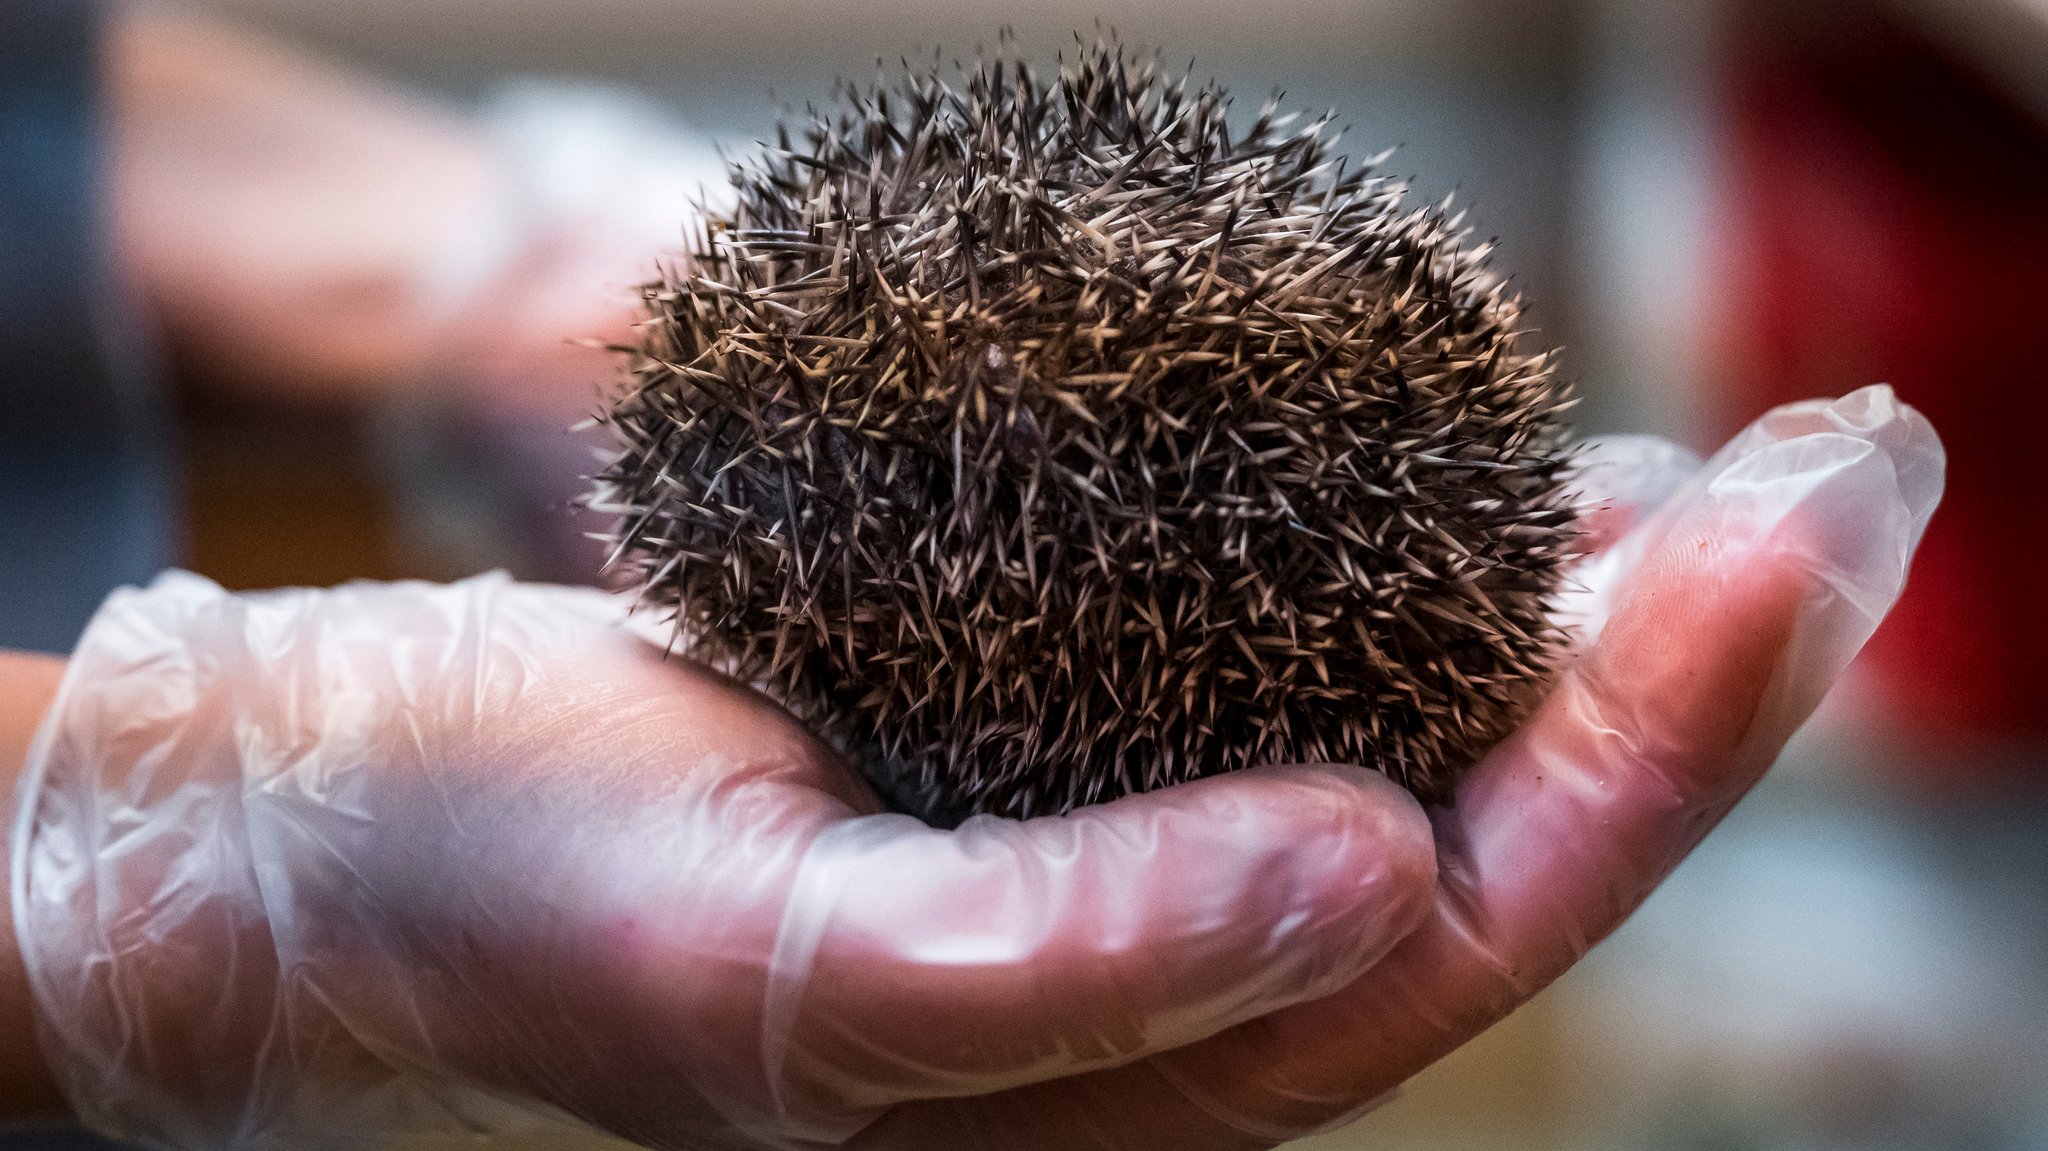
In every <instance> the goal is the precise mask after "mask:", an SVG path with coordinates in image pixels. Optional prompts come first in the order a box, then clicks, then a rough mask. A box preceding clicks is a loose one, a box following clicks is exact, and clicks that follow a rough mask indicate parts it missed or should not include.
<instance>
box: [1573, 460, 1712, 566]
mask: <svg viewBox="0 0 2048 1151" xmlns="http://www.w3.org/2000/svg"><path fill="white" fill-rule="evenodd" d="M1699 470H1700V458H1699V457H1698V456H1696V455H1694V454H1693V453H1692V452H1690V451H1687V450H1686V449H1684V448H1682V447H1679V446H1678V445H1677V444H1674V443H1672V442H1671V441H1670V440H1666V439H1661V438H1659V437H1657V436H1603V437H1600V438H1599V439H1594V440H1588V441H1587V442H1586V443H1585V444H1584V445H1583V446H1582V447H1581V448H1580V449H1579V452H1578V456H1577V458H1576V459H1575V461H1574V463H1573V467H1572V479H1571V484H1572V488H1573V489H1574V490H1575V491H1576V492H1577V493H1578V500H1577V503H1578V506H1579V530H1580V531H1581V533H1583V535H1584V540H1585V547H1586V550H1587V551H1588V552H1592V553H1595V554H1597V553H1599V552H1602V551H1605V550H1606V549H1607V548H1609V547H1611V546H1612V545H1614V544H1615V543H1617V542H1619V541H1620V540H1621V539H1622V538H1623V537H1625V536H1627V535H1628V533H1629V532H1630V531H1631V530H1632V529H1634V528H1635V527H1636V526H1637V525H1638V524H1640V523H1642V522H1643V521H1644V520H1645V519H1647V518H1649V517H1650V515H1651V514H1653V513H1654V512H1656V511H1657V509H1659V508H1661V507H1663V506H1664V504H1665V503H1666V501H1668V500H1670V499H1671V497H1672V496H1674V495H1676V494H1677V493H1678V491H1679V489H1680V488H1682V487H1684V486H1685V482H1686V481H1687V480H1689V479H1691V478H1692V477H1693V476H1694V475H1695V474H1697V473H1698V472H1699Z"/></svg>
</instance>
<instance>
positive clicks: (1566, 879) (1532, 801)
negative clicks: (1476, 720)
mask: <svg viewBox="0 0 2048 1151" xmlns="http://www.w3.org/2000/svg"><path fill="white" fill-rule="evenodd" d="M1943 463H1944V460H1943V453H1942V449H1941V444H1940V442H1939V441H1938V440H1937V439H1936V438H1935V435H1934V432H1933V429H1932V428H1930V427H1929V426H1928V424H1927V421H1926V420H1924V419H1923V418H1921V417H1920V415H1919V414H1918V413H1916V412H1914V411H1913V410H1912V409H1910V408H1908V407H1906V406H1905V405H1903V404H1901V403H1899V402H1898V401H1897V399H1896V398H1895V397H1894V396H1893V395H1892V393H1891V391H1890V389H1888V388H1882V387H1873V388H1865V389H1863V390H1861V391H1858V392H1855V393H1853V394H1851V395H1849V396H1845V397H1843V398H1842V399H1840V400H1836V401H1832V402H1829V401H1810V402H1806V403H1801V404H1793V405H1789V406H1787V407H1783V408H1780V409H1778V410H1776V411H1774V412H1772V413H1770V414H1769V415H1767V416H1765V417H1764V418H1763V419H1762V420H1760V421H1758V422H1757V423H1756V424H1755V425H1753V426H1751V427H1750V428H1749V429H1748V430H1746V431H1744V432H1743V433H1742V434H1741V435H1739V436H1737V437H1736V438H1735V439H1734V441H1732V442H1731V443H1730V444H1729V445H1728V446H1727V447H1726V448H1724V449H1723V450H1722V451H1721V452H1719V453H1718V454H1716V455H1715V456H1714V457H1713V458H1712V459H1711V460H1709V461H1708V462H1707V463H1706V464H1705V465H1704V466H1703V467H1700V468H1698V469H1697V470H1696V471H1693V472H1692V474H1690V475H1689V476H1687V477H1685V478H1683V479H1681V478H1680V476H1681V474H1682V473H1683V472H1684V471H1686V470H1687V469H1686V464H1687V457H1686V456H1685V455H1684V454H1683V453H1682V452H1678V451H1676V450H1674V449H1669V448H1665V447H1660V446H1658V445H1656V444H1655V443H1654V442H1646V441H1643V440H1640V439H1632V440H1630V441H1628V442H1626V443H1622V444H1616V445H1610V446H1609V448H1608V449H1607V450H1605V451H1597V450H1596V451H1595V453H1594V455H1593V466H1592V467H1591V468H1589V474H1588V476H1587V482H1588V486H1589V487H1591V488H1593V489H1595V492H1596V494H1599V493H1605V494H1607V495H1610V496H1612V497H1613V498H1614V501H1615V503H1616V505H1617V506H1615V507H1613V508H1611V509H1609V510H1608V511H1607V512H1604V513H1603V514H1601V515H1599V516H1597V517H1595V519H1594V520H1593V524H1592V526H1593V530H1594V533H1595V542H1596V544H1598V545H1600V546H1601V547H1602V548H1603V549H1604V550H1603V551H1602V553H1601V554H1600V555H1597V556H1595V557H1594V558H1593V560H1592V561H1591V562H1590V563H1589V565H1588V575H1589V580H1588V582H1589V583H1591V584H1593V585H1594V586H1593V587H1592V588H1591V589H1590V590H1589V591H1588V593H1587V595H1586V596H1585V601H1586V602H1584V603H1581V604H1579V605H1577V606H1578V608H1579V609H1580V610H1592V611H1593V612H1594V615H1593V617H1592V618H1591V619H1590V620H1589V626H1588V629H1587V630H1588V631H1589V632H1593V633H1597V639H1595V640H1593V641H1591V643H1590V647H1589V648H1588V649H1587V650H1586V651H1585V652H1584V653H1583V654H1582V655H1581V656H1580V658H1579V659H1578V661H1577V662H1576V663H1575V664H1574V665H1573V666H1572V667H1571V668H1570V669H1569V670H1568V671H1567V673H1566V674H1565V675H1564V677H1563V679H1562V680H1561V681H1560V682H1559V684H1558V685H1557V687H1556V688H1555V689H1554V690H1553V692H1552V693H1551V695H1550V696H1549V697H1548V698H1547V699H1546V700H1545V701H1544V702H1543V704H1542V705H1541V707H1540V708H1539V709H1538V711H1537V712H1536V714H1535V715H1534V716H1533V717H1531V719H1530V720H1529V722H1528V723H1526V724H1525V725H1524V726H1523V727H1522V729H1521V730H1520V731H1519V732H1517V733H1516V734H1515V735H1513V736H1511V737H1509V739H1508V740H1507V741H1506V742H1504V743H1503V744H1501V745H1500V746H1499V747H1497V748H1495V749H1494V751H1493V752H1491V753H1490V754H1489V755H1487V757H1486V758H1485V760H1483V761H1482V762H1481V763H1479V764H1478V765H1476V766H1475V767H1474V768H1473V770H1472V774H1471V775H1470V776H1468V777H1467V779H1466V781H1465V783H1464V784H1463V785H1462V786H1461V788H1460V790H1459V792H1458V801H1457V806H1456V807H1454V808H1449V809H1439V810H1435V811H1432V813H1431V816H1432V820H1433V822H1434V824H1435V827H1436V839H1437V855H1438V865H1439V868H1440V872H1439V876H1438V884H1437V891H1436V899H1435V907H1434V908H1433V909H1432V911H1431V913H1430V916H1429V918H1428V919H1427V920H1426V921H1425V922H1424V923H1423V924H1422V926H1421V927H1419V928H1418V929H1417V930H1416V931H1415V932H1414V934H1412V935H1410V936H1408V937H1407V938H1406V939H1404V940H1403V941H1402V942H1401V943H1400V945H1399V946H1397V947H1396V948H1395V949H1394V951H1393V953H1392V954H1390V955H1388V956H1387V958H1386V959H1384V960H1383V961H1381V962H1380V963H1379V964H1378V965H1377V966H1376V967H1375V968H1374V969H1373V970H1372V971H1371V972H1369V973H1368V974H1367V975H1366V976H1365V977H1364V978H1362V979H1360V980H1358V981H1357V982H1356V983H1354V984H1352V985H1351V986H1349V987H1347V988H1345V989H1344V990H1343V991H1340V992H1338V993H1337V994H1335V995H1332V996H1329V997H1326V998H1324V999H1321V1000H1318V1001H1316V1002H1313V1003H1308V1004H1303V1005H1300V1006H1296V1007H1291V1008H1288V1009H1285V1010H1282V1011H1278V1012H1275V1013H1273V1014H1271V1015H1268V1016H1265V1017H1263V1018H1260V1019H1257V1020H1253V1021H1252V1022H1250V1023H1246V1024H1241V1025H1239V1026H1237V1027H1235V1028H1232V1029H1230V1030H1228V1031H1226V1032H1224V1033H1222V1034H1220V1035H1217V1036H1215V1037H1213V1038H1211V1039H1208V1040H1206V1041H1203V1042H1201V1043H1196V1044H1192V1045H1190V1046H1188V1047H1185V1048H1182V1049H1180V1050H1176V1051H1172V1052H1168V1053H1167V1054H1165V1055H1160V1056H1154V1057H1152V1058H1149V1059H1145V1060H1141V1061H1139V1062H1136V1063H1134V1064H1131V1065H1129V1066H1126V1067H1122V1068H1117V1069H1113V1070H1110V1071H1104V1072H1097V1073H1093V1074H1089V1075H1082V1076H1077V1077H1074V1078H1071V1079H1068V1080H1065V1081H1061V1082H1057V1083H1048V1084H1040V1085H1037V1086H1033V1087H1028V1088H1024V1089H1020V1090H1016V1091H1011V1092H1006V1093H1003V1094H1001V1095H996V1096H991V1097H985V1098H979V1099H970V1100H941V1101H932V1102H925V1103H918V1104H912V1105H908V1106H905V1107H901V1108H898V1109H897V1110H896V1111H894V1112H892V1113H891V1114H890V1115H889V1116H887V1117H886V1118H885V1119H883V1120H882V1121H881V1122H879V1123H877V1124H875V1125H874V1126H872V1127H870V1128H869V1129H868V1130H866V1131H864V1132H862V1138H861V1140H860V1142H859V1145H860V1146H862V1147H889V1148H922V1147H948V1148H977V1149H982V1148H1016V1149H1018V1151H1025V1149H1039V1148H1053V1147H1057V1148H1080V1147H1088V1148H1122V1149H1136V1148H1161V1149H1167V1148H1172V1149H1192V1148H1250V1147H1269V1146H1272V1145H1274V1144H1276V1143H1279V1142H1282V1141H1284V1140H1287V1139H1290V1138H1294V1137H1297V1136H1300V1135H1304V1134H1308V1133H1310V1132H1314V1131H1317V1130H1323V1129H1327V1128H1330V1127H1333V1126H1337V1125H1339V1124H1342V1123H1344V1122H1347V1121H1349V1120H1350V1119H1352V1118H1354V1117H1356V1116H1357V1115H1358V1114H1360V1113H1361V1112H1363V1111H1365V1110H1367V1109H1369V1108H1370V1107H1371V1105H1372V1104H1373V1103H1374V1102H1375V1101H1376V1100H1378V1099H1380V1098H1382V1097H1383V1096H1385V1095H1386V1094H1387V1093H1388V1092H1389V1091H1391V1090H1392V1089H1394V1088H1395V1087H1397V1086H1399V1085H1400V1084H1401V1083H1402V1082H1403V1081H1404V1080H1406V1079H1407V1078H1409V1077H1410V1076H1412V1075H1414V1074H1415V1073H1416V1072H1417V1071H1420V1070H1422V1069H1423V1068H1424V1067H1426V1066H1428V1065H1429V1064H1430V1063H1432V1062H1434V1061H1435V1060H1437V1059H1439V1058H1441V1057H1442V1056H1443V1055H1445V1054H1446V1053H1448V1052H1449V1051H1451V1050H1452V1049H1453V1048H1455V1047H1457V1046H1458V1045H1459V1044H1461V1043H1463V1042H1464V1041H1465V1040H1467V1039H1470V1038H1471V1037H1472V1036H1474V1035H1476V1034H1478V1033H1479V1032H1480V1031H1482V1030H1484V1029H1485V1028H1486V1027H1488V1026H1489V1025H1491V1024H1493V1023H1494V1022H1496V1021H1498V1020H1499V1019H1501V1018H1502V1017H1503V1016H1505V1015H1506V1014H1507V1013H1508V1012H1510V1011H1512V1010H1513V1009H1514V1008H1515V1007H1516V1006H1517V1005H1519V1004H1520V1003H1522V1002H1523V1001H1524V1000H1526V999H1528V998H1529V997H1530V996H1531V995H1533V994H1535V993H1536V992H1537V991H1539V990H1541V989H1542V988H1543V987H1545V986H1547V985H1548V984H1549V983H1550V982H1551V981H1552V980H1554V979H1556V978H1557V977H1558V976H1559V975H1560V974H1562V973H1563V972H1564V971H1565V970H1566V969H1567V968H1569V967H1570V966H1571V965H1572V964H1573V963H1574V962H1576V961H1577V960H1578V958H1579V957H1580V956H1582V955H1584V954H1585V953H1586V951H1587V949H1589V948H1590V947H1592V946H1593V944H1595V943H1597V942H1599V941H1600V940H1601V939H1602V938H1604V937H1605V936H1606V935H1607V934H1608V933H1609V932H1611V931H1612V930H1613V929H1614V928H1615V927H1616V926H1617V925H1618V924H1620V922H1621V921H1622V920H1623V919H1624V918H1626V917H1627V915H1628V914H1629V912H1631V911H1633V910H1634V909H1635V907H1636V906H1637V905H1638V904H1640V903H1641V902H1642V900H1643V899H1644V897H1646V896H1647V895H1648V894H1649V893H1650V891H1651V889H1652V888H1654V887H1655V886H1656V884H1657V883H1658V882H1659V881H1660V880H1661V879H1662V878H1663V877H1664V876H1665V875H1667V874H1668V873H1669V872H1670V871H1671V869H1672V868H1673V867H1675V866H1676V865H1677V864H1678V862H1679V861H1680V859H1682V858H1683V857H1684V856H1685V854H1686V852H1688V851H1689V850H1691V848H1692V847H1693V846H1694V845H1695V844H1697V843H1698V842H1699V840H1700V838H1701V837H1702V836H1703V835H1705V834H1706V833H1707V831H1708V830H1709V829H1711V828H1712V827H1713V826H1714V824H1715V823H1717V822H1718V821H1719V820H1720V819H1721V817H1722V816H1723V815H1725V814H1726V813H1727V811H1728V810H1729V808H1730V807H1732V806H1733V805H1734V804H1735V802H1736V800H1738V799H1739V798H1741V796H1742V795H1743V793H1744V792H1746V791H1747V790H1748V789H1749V788H1750V786H1751V785H1753V784H1754V783H1755V782H1756V781H1757V780H1758V778H1760V777H1761V776H1762V774H1763V772H1764V770H1765V769H1766V768H1767V767H1768V766H1769V765H1770V763H1771V761H1772V760H1773V759H1775V758H1776V756H1777V753H1778V751H1779V749H1780V748H1781V747H1782V746H1783V745H1784V743H1785V740H1786V739H1787V738H1788V737H1789V736H1790V735H1791V734H1792V732H1793V730H1794V729H1795V728H1797V727H1798V726H1799V724H1800V723H1801V722H1802V721H1803V720H1804V719H1805V718H1806V716H1807V715H1808V714H1809V713H1811V711H1812V710H1813V708H1814V706H1815V705H1816V704H1817V703H1818V702H1819V701H1820V699H1821V697H1822V696H1823V695H1824V694H1825V693H1826V691H1827V689H1828V686H1829V685H1830V683H1832V681H1833V680H1834V679H1835V677H1836V676H1837V675H1838V674H1839V673H1840V672H1841V671H1842V669H1843V668H1844V667H1845V666H1846V665H1847V664H1848V662H1849V659H1850V657H1852V656H1853V655H1854V654H1855V653H1856V651H1857V649H1858V648H1859V647H1860V646H1861V645H1862V644H1863V642H1864V640H1865V639H1867V638H1868V637H1869V635H1870V633H1871V631H1872V630H1873V629H1875V628H1876V626H1877V624H1878V621H1879V620H1880V619H1881V618H1882V617H1883V615H1884V613H1885V611H1886V610H1887V609H1889V607H1890V606H1891V604H1892V603H1893V601H1894V600H1895V599H1896V598H1897V597H1898V594H1899V591H1900V589H1901V588H1902V587H1903V586H1904V583H1905V578H1906V568H1907V565H1908V562H1909V561H1910V559H1911V557H1912V554H1913V550H1914V548H1915V547H1916V546H1917V545H1918V544H1919V541H1920V536H1921V533H1922V532H1923V531H1924V530H1925V528H1926V525H1927V520H1928V517H1929V516H1930V515H1932V513H1933V511H1934V506H1935V504H1936V503H1937V502H1938V501H1939V499H1940V496H1941V486H1942V472H1943ZM1636 492H1640V493H1642V495H1641V496H1640V498H1638V497H1637V496H1635V495H1634V494H1633V493H1636ZM1660 501H1661V502H1660ZM1603 604H1604V605H1609V606H1608V607H1604V608H1603V607H1601V606H1600V605H1603ZM1603 613H1604V618H1603ZM1603 622H1604V627H1602V626H1600V625H1601V624H1602V623H1603Z"/></svg>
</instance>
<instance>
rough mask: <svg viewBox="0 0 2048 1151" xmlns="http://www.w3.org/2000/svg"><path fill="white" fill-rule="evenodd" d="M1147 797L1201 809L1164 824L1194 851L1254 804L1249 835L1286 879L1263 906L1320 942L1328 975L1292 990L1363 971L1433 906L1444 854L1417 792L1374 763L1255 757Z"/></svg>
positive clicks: (1319, 986)
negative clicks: (1257, 760) (1240, 766)
mask: <svg viewBox="0 0 2048 1151" xmlns="http://www.w3.org/2000/svg"><path fill="white" fill-rule="evenodd" d="M1132 798H1134V799H1143V798H1147V797H1132ZM1149 798H1150V799H1151V800H1152V801H1154V802H1158V803H1161V804H1171V805H1174V806H1177V807H1182V808H1187V809H1190V810H1193V811H1196V812H1199V813H1200V815H1199V818H1196V819H1192V820H1187V821H1169V822H1168V824H1167V826H1170V827H1174V828H1175V830H1176V832H1177V833H1179V834H1182V835H1185V836H1187V837H1188V838H1189V840H1190V842H1189V844H1188V848H1189V849H1191V850H1199V849H1200V847H1201V845H1202V844H1203V843H1205V842H1207V841H1208V840H1209V839H1210V837H1211V836H1213V834H1214V832H1213V830H1212V829H1213V828H1214V827H1216V826H1220V825H1224V824H1228V823H1235V822H1239V821H1241V820H1243V819H1244V814H1243V813H1246V812H1250V813H1255V815H1254V816H1253V818H1251V819H1250V820H1249V821H1248V826H1247V827H1246V828H1245V830H1244V833H1243V839H1242V842H1243V844H1244V846H1245V848H1246V849H1248V850H1249V851H1251V852H1255V853H1258V854H1260V855H1263V856H1265V857H1266V858H1265V859H1264V860H1263V861H1262V864H1261V865H1262V866H1271V867H1273V868H1275V870H1276V873H1277V874H1278V876H1279V877H1280V879H1281V881H1280V882H1278V883H1276V884H1274V887H1275V890H1274V891H1273V892H1272V894H1271V895H1270V896H1269V897H1266V898H1262V899H1261V900H1260V901H1259V905H1260V907H1261V908H1263V909H1264V912H1263V913H1264V914H1265V915H1266V916H1268V917H1269V918H1270V919H1271V920H1272V922H1273V923H1274V925H1275V927H1274V929H1275V930H1279V929H1281V928H1282V927H1283V925H1284V926H1286V928H1287V929H1288V930H1290V931H1291V932H1292V933H1293V934H1294V935H1296V936H1297V937H1298V938H1299V939H1300V941H1301V942H1303V943H1308V944H1312V945H1314V946H1315V947H1316V949H1317V950H1320V951H1322V952H1323V953H1324V959H1323V961H1322V962H1321V963H1320V964H1319V967H1320V968H1321V974H1320V977H1319V978H1318V979H1316V980H1315V981H1314V985H1313V986H1310V987H1305V988H1302V989H1301V990H1300V991H1299V992H1298V993H1296V994H1294V995H1292V996H1291V997H1292V998H1315V997H1316V996H1317V995H1318V994H1320V993H1322V991H1323V990H1325V989H1327V990H1335V989H1336V988H1338V987H1341V986H1343V985H1344V984H1345V983H1348V982H1349V981H1350V980H1351V979H1353V978H1355V977H1356V976H1357V975H1359V974H1362V973H1363V972H1364V971H1365V970H1366V969H1367V968H1369V967H1370V966H1371V965H1372V964H1373V963H1374V962H1376V961H1377V960H1378V959H1379V957H1380V956H1381V955H1383V954H1384V953H1385V952H1386V950H1387V949H1389V948H1391V947H1392V946H1393V944H1394V943H1395V942H1397V941H1398V940H1399V939H1400V938H1401V937H1403V936H1405V935H1406V934H1407V933H1408V932H1409V931H1411V930H1413V929H1414V927H1415V926H1416V925H1417V924H1419V923H1420V922H1421V921H1422V920H1423V919H1424V918H1425V917H1426V916H1427V915H1428V913H1429V909H1430V907H1431V906H1432V905H1433V902H1434V895H1435V885H1436V869H1437V859H1436V839H1435V836H1434V835H1433V834H1432V832H1431V828H1430V824H1429V818H1428V816H1427V815H1426V814H1425V813H1424V812H1423V809H1422V805H1421V804H1419V803H1418V802H1416V800H1415V797H1414V796H1412V795H1410V794H1409V793H1408V792H1407V791H1406V790H1405V789H1403V788H1401V787H1400V786H1399V785H1397V784H1395V783H1394V782H1393V781H1391V780H1389V779H1388V778H1387V777H1386V776H1384V775H1382V774H1380V773H1379V772H1377V771H1374V770H1371V769H1369V768H1364V767H1359V766H1354V765H1345V764H1293V765H1283V766H1268V767H1256V768H1251V769H1248V770H1244V771H1238V772H1231V773H1228V774H1225V775H1219V776H1213V777H1210V778H1208V779H1204V780H1198V781H1196V782H1194V783H1190V784H1186V785H1183V786H1181V787H1178V788H1170V789H1168V790H1166V791H1164V792H1157V793H1153V795H1152V796H1151V797H1149ZM1108 806H1109V807H1111V808H1113V807H1114V806H1115V805H1113V804H1112V805H1108ZM1105 810H1107V809H1105Z"/></svg>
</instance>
